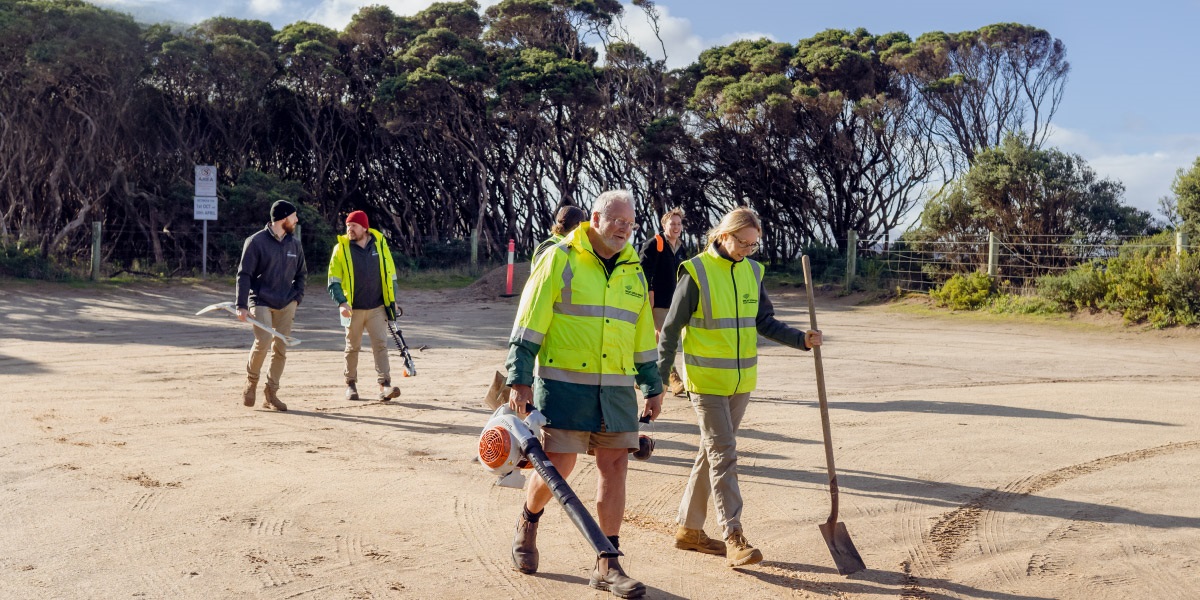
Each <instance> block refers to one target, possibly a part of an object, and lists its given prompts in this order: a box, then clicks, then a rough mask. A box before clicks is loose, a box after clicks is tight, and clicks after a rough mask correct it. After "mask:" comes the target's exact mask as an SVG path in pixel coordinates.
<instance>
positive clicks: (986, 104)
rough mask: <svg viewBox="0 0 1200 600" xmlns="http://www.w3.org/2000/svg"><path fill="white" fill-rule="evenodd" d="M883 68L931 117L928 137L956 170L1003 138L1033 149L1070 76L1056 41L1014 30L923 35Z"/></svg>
mask: <svg viewBox="0 0 1200 600" xmlns="http://www.w3.org/2000/svg"><path fill="white" fill-rule="evenodd" d="M888 60H889V63H890V64H891V65H892V66H894V67H895V68H897V69H898V70H899V71H900V72H901V73H903V74H904V75H905V79H906V82H907V84H908V85H909V86H910V88H911V91H912V93H915V94H919V95H920V97H921V98H922V99H923V100H924V104H925V106H926V107H927V108H928V109H929V110H930V111H931V112H932V114H933V115H934V116H935V117H936V122H935V126H934V129H933V133H934V135H936V136H937V138H938V139H939V140H940V141H941V142H942V143H943V144H944V145H945V146H947V147H948V148H950V149H952V150H953V151H954V154H953V157H954V162H955V167H956V168H957V169H963V168H966V167H967V166H969V165H972V164H974V162H975V156H976V155H977V154H978V153H980V152H981V151H983V150H985V149H987V148H990V147H993V146H997V145H999V144H1000V142H1001V141H1002V140H1004V138H1005V136H1007V135H1010V134H1015V133H1018V132H1024V133H1025V139H1026V143H1028V144H1029V145H1030V147H1032V148H1040V147H1041V146H1042V145H1043V144H1044V143H1045V141H1046V136H1048V135H1049V134H1050V121H1051V119H1053V117H1054V113H1055V112H1057V110H1058V107H1059V104H1060V103H1061V102H1062V96H1063V90H1064V89H1065V86H1066V83H1067V74H1068V73H1069V72H1070V68H1071V67H1070V63H1069V62H1067V49H1066V45H1065V44H1063V42H1062V40H1060V39H1058V38H1055V37H1053V36H1052V35H1050V33H1048V32H1047V31H1045V30H1043V29H1039V28H1037V27H1033V26H1030V25H1021V24H1018V23H997V24H994V25H988V26H986V27H982V28H980V29H978V30H975V31H963V32H960V33H944V32H941V31H934V32H929V33H926V34H924V35H922V36H920V37H918V38H917V39H916V41H914V42H912V43H911V44H898V45H897V46H896V48H895V49H894V51H893V52H891V53H890V54H889V57H888Z"/></svg>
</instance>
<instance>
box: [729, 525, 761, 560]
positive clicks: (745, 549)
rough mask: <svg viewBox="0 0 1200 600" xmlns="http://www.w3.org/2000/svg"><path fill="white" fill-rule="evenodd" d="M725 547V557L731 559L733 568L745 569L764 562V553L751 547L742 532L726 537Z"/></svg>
mask: <svg viewBox="0 0 1200 600" xmlns="http://www.w3.org/2000/svg"><path fill="white" fill-rule="evenodd" d="M725 547H726V550H725V557H726V558H728V559H729V561H728V562H729V566H731V567H744V566H746V565H753V564H758V563H760V562H762V559H763V555H762V552H759V551H758V548H755V547H754V546H751V545H750V542H747V541H746V536H744V535H742V532H740V531H735V532H733V533H731V534H729V535H727V536H725Z"/></svg>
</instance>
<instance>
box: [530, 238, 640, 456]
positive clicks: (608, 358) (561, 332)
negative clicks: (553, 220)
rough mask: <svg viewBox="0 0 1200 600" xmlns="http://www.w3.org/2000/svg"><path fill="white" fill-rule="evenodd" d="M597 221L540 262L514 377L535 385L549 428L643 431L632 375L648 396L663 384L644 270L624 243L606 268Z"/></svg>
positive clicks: (532, 281) (533, 278)
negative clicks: (593, 236) (594, 240)
mask: <svg viewBox="0 0 1200 600" xmlns="http://www.w3.org/2000/svg"><path fill="white" fill-rule="evenodd" d="M590 228H591V224H590V223H587V222H584V223H580V225H579V227H577V228H576V229H575V230H573V231H572V232H571V233H569V234H568V235H567V236H566V237H565V238H563V240H562V241H561V242H559V243H558V244H556V245H555V246H553V247H551V248H550V249H549V250H547V251H546V252H545V253H544V254H543V255H542V256H541V257H539V259H538V260H537V261H536V262H535V263H534V267H533V271H532V273H530V275H529V281H528V282H526V284H525V289H524V290H523V291H522V292H521V302H520V306H519V307H518V309H517V317H516V320H515V322H514V324H513V330H512V335H511V337H510V339H509V344H510V347H509V354H508V361H507V366H508V379H507V381H508V384H509V385H513V384H522V385H532V386H533V388H534V404H535V405H536V406H537V408H538V410H540V411H542V414H544V415H545V416H546V418H547V420H548V421H549V424H548V426H549V427H554V428H558V429H571V430H576V431H612V432H620V431H637V428H638V423H637V420H638V404H637V393H636V390H635V388H634V385H635V383H636V384H638V385H640V386H641V389H642V393H643V394H645V395H646V396H655V395H658V394H660V393H662V381H661V379H660V378H659V376H658V370H657V368H656V365H655V362H656V361H657V360H658V348H657V347H656V345H655V340H654V317H653V315H652V313H651V310H650V308H651V307H650V302H649V293H648V291H647V289H646V275H645V273H644V272H643V271H642V265H641V261H640V260H639V259H638V255H637V251H636V250H635V249H634V248H633V246H631V245H629V244H626V245H625V247H624V248H623V249H622V250H621V252H620V254H619V255H618V259H617V263H616V267H615V268H614V269H613V272H612V274H611V275H610V276H606V274H605V273H606V272H605V268H604V265H603V263H602V262H601V261H600V257H599V256H597V255H596V253H595V252H594V251H593V250H592V244H591V242H590V240H589V239H588V236H587V232H588V231H589V229H590ZM535 357H536V360H535ZM535 363H536V366H537V373H536V377H535V376H534V372H533V371H534V365H535Z"/></svg>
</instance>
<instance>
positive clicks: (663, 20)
mask: <svg viewBox="0 0 1200 600" xmlns="http://www.w3.org/2000/svg"><path fill="white" fill-rule="evenodd" d="M655 6H656V8H657V9H658V28H659V31H658V35H659V36H660V37H661V38H662V41H661V42H660V41H659V39H658V37H655V35H654V28H653V27H652V26H651V24H650V19H649V17H647V16H646V12H645V11H643V10H642V9H641V8H638V7H636V6H633V5H631V4H626V5H625V13H624V15H623V16H622V19H621V23H622V24H623V25H624V26H625V28H626V29H627V30H628V32H629V37H630V41H631V42H633V43H634V44H637V46H638V47H639V48H641V49H642V50H643V51H644V52H646V54H648V55H650V57H652V58H655V59H659V60H661V59H662V58H663V48H664V47H665V48H666V52H667V55H666V58H667V67H668V68H672V69H676V68H679V67H686V66H687V65H690V64H692V63H693V62H694V61H695V60H696V58H697V57H699V56H700V52H702V51H703V50H704V49H705V48H707V46H706V45H705V43H704V40H703V39H701V38H700V36H698V35H696V34H695V33H694V32H693V31H692V22H691V21H689V20H687V19H683V18H680V17H672V16H671V11H670V9H668V8H667V7H666V6H664V5H662V4H656V5H655Z"/></svg>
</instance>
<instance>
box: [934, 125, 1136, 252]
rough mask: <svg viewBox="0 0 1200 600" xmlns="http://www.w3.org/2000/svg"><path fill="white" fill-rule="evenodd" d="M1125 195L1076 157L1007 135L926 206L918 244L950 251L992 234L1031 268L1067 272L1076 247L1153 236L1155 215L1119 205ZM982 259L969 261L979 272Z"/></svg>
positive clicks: (1116, 186) (1118, 186)
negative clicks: (944, 246) (964, 239)
mask: <svg viewBox="0 0 1200 600" xmlns="http://www.w3.org/2000/svg"><path fill="white" fill-rule="evenodd" d="M1124 193H1125V187H1124V186H1123V185H1122V184H1121V183H1119V182H1116V181H1113V180H1111V179H1100V178H1098V177H1097V175H1096V172H1095V171H1093V170H1092V169H1091V167H1089V166H1088V165H1087V162H1086V161H1084V160H1083V158H1082V157H1081V156H1079V155H1076V154H1067V153H1065V152H1062V151H1060V150H1057V149H1053V148H1051V149H1047V150H1038V149H1033V148H1030V147H1029V142H1028V141H1027V140H1026V139H1024V138H1022V137H1020V136H1016V135H1010V136H1008V137H1007V138H1005V139H1004V140H1003V142H1002V143H1001V145H1000V146H999V147H997V148H991V149H988V150H984V151H983V152H981V153H980V154H979V155H978V156H977V157H976V160H975V165H974V166H972V167H971V169H970V171H968V172H967V173H966V175H964V176H963V177H962V178H961V179H960V180H959V181H957V182H956V183H955V184H954V185H952V186H951V188H950V190H949V192H948V193H946V194H944V195H943V196H942V197H940V198H938V199H936V200H933V201H931V202H929V204H928V205H927V206H926V207H925V210H924V211H923V212H922V215H921V228H920V230H919V231H918V232H917V235H916V237H917V239H921V240H924V241H930V242H945V243H953V242H955V241H956V240H957V239H959V238H961V237H962V236H980V235H984V234H986V233H988V232H991V233H994V234H996V235H997V236H999V238H1000V239H1001V240H1002V241H1003V243H1004V244H1005V246H1006V249H1007V250H1006V251H1011V253H1013V254H1016V255H1018V256H1021V257H1024V258H1026V259H1027V260H1028V262H1029V263H1030V264H1031V265H1036V266H1038V267H1039V268H1045V267H1047V266H1056V265H1057V266H1067V265H1068V264H1069V263H1071V262H1072V260H1073V259H1074V258H1075V257H1076V256H1077V252H1076V248H1077V247H1078V246H1079V245H1085V246H1087V245H1094V244H1098V243H1101V242H1103V241H1106V240H1107V239H1109V238H1111V237H1112V236H1133V235H1146V234H1149V233H1152V232H1153V231H1154V226H1153V220H1152V217H1151V215H1150V213H1148V212H1146V211H1142V210H1138V209H1136V208H1133V207H1130V206H1125V205H1123V204H1122V203H1121V199H1122V196H1123V195H1124ZM982 260H983V258H982V257H980V256H978V255H977V256H976V257H975V258H974V260H973V261H967V262H968V263H969V266H971V267H973V268H977V267H979V266H980V263H981V261H982Z"/></svg>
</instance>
